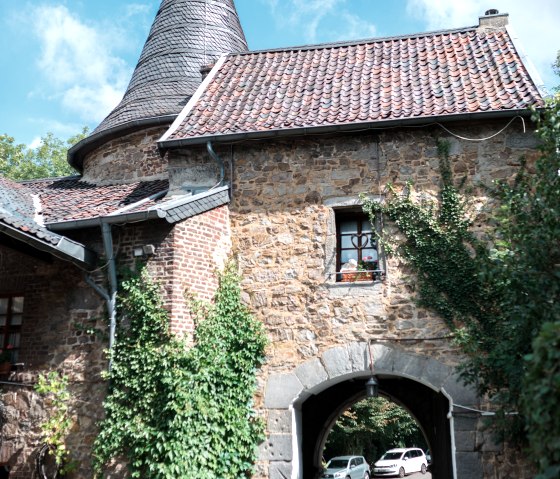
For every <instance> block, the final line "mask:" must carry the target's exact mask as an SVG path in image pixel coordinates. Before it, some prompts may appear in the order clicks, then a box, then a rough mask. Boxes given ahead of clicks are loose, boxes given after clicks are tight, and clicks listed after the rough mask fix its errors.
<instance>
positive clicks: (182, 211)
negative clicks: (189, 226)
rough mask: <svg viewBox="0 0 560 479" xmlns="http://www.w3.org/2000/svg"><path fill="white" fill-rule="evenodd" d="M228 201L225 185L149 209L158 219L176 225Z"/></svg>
mask: <svg viewBox="0 0 560 479" xmlns="http://www.w3.org/2000/svg"><path fill="white" fill-rule="evenodd" d="M229 200H230V198H229V186H227V185H226V186H220V187H218V188H214V189H210V190H206V191H203V192H202V193H198V194H196V195H183V196H180V197H178V198H173V199H172V200H169V201H167V202H165V203H162V204H160V205H157V206H152V207H151V208H150V209H151V210H157V212H158V215H159V217H160V218H165V219H166V221H167V222H168V223H176V222H177V221H181V220H185V219H187V218H190V217H192V216H196V215H198V214H201V213H205V212H206V211H210V210H212V209H214V208H217V207H218V206H222V205H225V204H227V203H228V202H229Z"/></svg>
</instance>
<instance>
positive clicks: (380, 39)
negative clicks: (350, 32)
mask: <svg viewBox="0 0 560 479" xmlns="http://www.w3.org/2000/svg"><path fill="white" fill-rule="evenodd" d="M476 30H478V25H473V26H470V27H461V28H449V29H445V30H433V31H431V32H417V33H407V34H404V35H391V36H387V37H371V38H359V39H357V40H341V41H338V42H326V43H314V44H311V43H310V44H306V45H294V46H288V47H279V48H269V49H262V50H249V51H246V52H239V53H228V54H227V56H228V57H234V56H242V55H251V54H253V53H268V52H271V53H272V52H289V51H294V50H321V49H324V48H338V47H350V46H354V45H363V44H366V43H380V42H386V41H389V40H404V39H408V38H422V37H432V36H435V35H439V34H448V33H462V32H471V31H476Z"/></svg>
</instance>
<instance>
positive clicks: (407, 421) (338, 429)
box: [324, 397, 427, 464]
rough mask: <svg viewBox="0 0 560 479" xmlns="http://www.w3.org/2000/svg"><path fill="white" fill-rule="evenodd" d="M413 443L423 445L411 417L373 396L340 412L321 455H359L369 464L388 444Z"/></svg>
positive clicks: (424, 446)
mask: <svg viewBox="0 0 560 479" xmlns="http://www.w3.org/2000/svg"><path fill="white" fill-rule="evenodd" d="M413 446H417V447H420V448H422V449H424V450H426V448H427V445H426V440H425V439H424V435H423V434H422V431H421V430H420V428H419V427H418V424H417V423H416V421H415V419H414V418H413V417H412V416H411V415H410V414H409V413H408V411H406V410H405V409H404V408H402V407H401V406H399V405H398V404H395V403H394V402H391V401H388V400H387V399H385V398H382V397H377V398H371V399H364V400H362V401H359V402H357V403H355V404H354V405H353V406H352V407H350V408H349V409H347V410H346V411H344V413H342V415H341V416H340V417H339V418H338V420H337V421H336V423H335V425H334V426H333V428H332V429H331V431H330V433H329V436H328V438H327V443H326V445H325V450H324V456H325V458H326V459H330V458H332V457H334V456H341V455H353V454H360V455H362V456H364V457H365V458H366V460H367V461H368V462H369V463H370V464H373V463H374V462H375V461H377V460H378V459H379V458H380V457H381V455H382V454H383V453H384V452H385V451H387V450H388V449H390V448H392V447H413Z"/></svg>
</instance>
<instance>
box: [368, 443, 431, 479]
mask: <svg viewBox="0 0 560 479" xmlns="http://www.w3.org/2000/svg"><path fill="white" fill-rule="evenodd" d="M427 469H428V460H427V459H426V455H425V454H424V451H422V449H418V448H416V447H412V448H397V449H389V450H388V451H387V452H386V453H385V454H383V456H381V459H379V461H377V462H376V463H375V464H374V465H373V477H385V476H398V477H404V476H406V475H407V474H411V473H413V472H421V473H422V474H426V470H427Z"/></svg>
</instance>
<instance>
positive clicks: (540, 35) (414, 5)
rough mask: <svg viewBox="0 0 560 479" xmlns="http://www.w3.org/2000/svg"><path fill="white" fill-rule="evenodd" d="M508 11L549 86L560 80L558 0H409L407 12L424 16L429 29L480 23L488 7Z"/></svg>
mask: <svg viewBox="0 0 560 479" xmlns="http://www.w3.org/2000/svg"><path fill="white" fill-rule="evenodd" d="M490 7H491V8H497V9H498V10H499V11H500V12H501V13H509V24H510V25H511V27H512V30H513V31H514V32H515V33H516V34H517V36H518V38H519V43H520V46H521V47H522V48H523V50H524V51H525V53H526V54H527V55H528V57H529V58H530V60H531V61H532V62H533V64H534V65H535V67H536V69H537V71H538V72H539V73H540V75H541V77H542V79H543V80H544V82H545V84H546V85H547V86H548V87H550V86H552V85H554V84H556V83H558V78H557V77H555V76H554V74H553V72H552V69H551V64H552V63H553V62H554V60H555V58H556V52H557V51H558V50H560V35H558V25H560V8H558V0H532V1H531V2H528V1H527V0H492V1H491V2H488V0H461V1H456V2H450V1H448V0H408V4H407V13H408V14H410V15H413V16H415V17H416V18H419V19H422V20H423V21H424V22H425V23H426V26H427V28H428V29H442V28H456V27H465V26H469V25H476V24H478V17H479V16H481V15H484V12H485V11H486V10H488V8H490Z"/></svg>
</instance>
